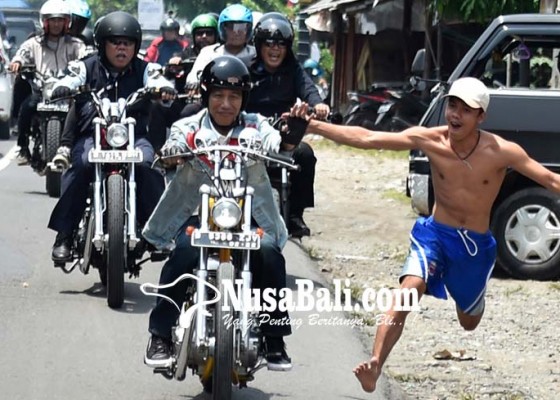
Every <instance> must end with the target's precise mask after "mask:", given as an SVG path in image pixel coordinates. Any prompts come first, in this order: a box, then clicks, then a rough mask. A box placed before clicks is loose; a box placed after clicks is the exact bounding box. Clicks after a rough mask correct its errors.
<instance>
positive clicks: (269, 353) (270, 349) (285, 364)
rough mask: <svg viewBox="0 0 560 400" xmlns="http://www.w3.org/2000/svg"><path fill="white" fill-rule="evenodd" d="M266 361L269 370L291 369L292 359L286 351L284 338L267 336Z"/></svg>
mask: <svg viewBox="0 0 560 400" xmlns="http://www.w3.org/2000/svg"><path fill="white" fill-rule="evenodd" d="M264 340H265V346H266V355H265V358H266V363H267V367H268V370H269V371H290V370H291V369H292V359H291V358H290V357H288V353H286V345H285V344H284V338H282V337H271V336H267V337H266V338H265V339H264Z"/></svg>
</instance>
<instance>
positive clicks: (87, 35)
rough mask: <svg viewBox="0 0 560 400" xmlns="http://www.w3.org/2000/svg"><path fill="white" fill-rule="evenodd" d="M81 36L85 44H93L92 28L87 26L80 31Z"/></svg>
mask: <svg viewBox="0 0 560 400" xmlns="http://www.w3.org/2000/svg"><path fill="white" fill-rule="evenodd" d="M81 38H82V40H83V41H84V44H85V45H86V46H93V45H94V44H95V41H94V40H93V30H91V28H88V27H87V26H86V27H85V29H84V30H83V31H82V35H81Z"/></svg>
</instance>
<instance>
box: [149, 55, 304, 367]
mask: <svg viewBox="0 0 560 400" xmlns="http://www.w3.org/2000/svg"><path fill="white" fill-rule="evenodd" d="M200 87H201V94H202V104H203V107H204V108H203V109H202V110H201V111H200V112H198V113H197V114H195V115H193V116H190V117H187V118H184V119H181V120H179V121H177V122H176V123H175V124H173V126H172V128H171V136H170V137H169V139H168V140H167V142H166V144H165V145H164V147H163V148H162V154H163V155H164V156H173V155H176V154H180V153H184V152H186V151H187V149H188V148H192V147H193V146H194V145H193V140H194V139H193V138H192V137H190V136H191V134H192V135H193V137H194V134H195V133H196V132H198V130H200V129H210V130H213V131H214V132H216V133H217V134H218V137H219V139H218V142H219V143H221V144H235V143H237V141H238V138H239V135H240V133H241V131H243V130H244V129H245V128H246V127H253V128H257V129H258V130H259V131H260V133H261V135H262V137H263V147H264V149H265V150H266V151H268V152H278V150H279V148H280V144H281V141H282V136H281V135H280V133H279V132H278V131H277V130H275V129H274V128H272V127H271V126H270V125H269V123H268V121H267V120H266V118H264V117H263V116H261V115H258V114H249V113H246V112H244V111H243V110H244V109H245V106H246V104H247V100H248V96H249V90H250V88H251V79H250V75H249V71H248V69H247V67H246V66H245V65H244V64H243V62H242V61H241V60H239V59H238V58H236V57H233V56H220V57H217V58H215V59H214V60H213V61H211V62H210V63H209V64H208V65H206V67H205V68H204V70H203V72H202V76H201V81H200ZM183 132H190V133H189V137H185V134H184V133H183ZM297 132H298V130H297V129H294V130H293V131H292V134H290V136H295V137H296V141H297V139H299V140H301V137H302V135H300V136H299V137H297ZM300 133H301V132H300ZM292 141H293V140H292ZM177 163H180V164H183V168H182V169H180V170H179V171H178V172H177V174H176V176H175V177H174V178H173V180H172V181H171V182H170V184H169V185H168V187H167V188H166V191H165V193H164V195H163V197H162V198H161V200H160V202H159V203H158V205H157V207H156V209H155V210H154V213H153V214H152V215H151V217H150V219H149V220H148V222H147V224H146V227H145V228H144V231H143V235H144V238H145V239H146V240H147V241H148V242H150V243H152V244H153V245H154V246H155V247H157V248H160V249H165V248H171V247H173V243H172V241H173V239H175V247H174V250H173V252H172V253H171V256H170V258H169V260H168V261H167V262H166V263H165V265H164V266H163V269H162V271H161V276H160V284H162V285H164V284H168V283H171V282H173V281H174V280H175V279H177V278H178V277H179V276H180V275H182V274H184V273H192V271H193V269H194V268H195V267H196V266H197V265H198V258H199V255H200V250H199V249H198V248H196V247H193V246H192V245H191V242H190V237H189V236H187V234H186V233H185V229H184V228H185V227H186V226H189V225H197V224H199V223H200V221H199V218H198V213H197V205H198V203H199V199H200V197H199V193H198V188H199V187H200V186H201V185H202V184H203V183H208V184H210V182H209V178H208V175H206V174H205V173H204V171H203V168H201V166H200V165H199V164H196V162H192V163H191V162H187V163H184V162H183V160H182V159H181V158H179V157H172V158H171V159H169V160H168V161H167V164H168V166H170V167H171V166H174V165H176V164H177ZM247 181H248V184H249V185H250V186H251V187H253V188H254V190H255V192H254V198H253V207H252V216H253V219H254V223H256V225H257V226H258V227H260V228H262V229H263V230H264V236H263V238H262V239H261V247H260V249H259V250H257V251H255V253H254V256H251V271H252V272H253V274H254V278H255V280H254V286H256V287H258V288H260V289H261V290H262V289H264V288H275V289H277V292H279V291H280V289H282V288H285V287H286V265H285V264H286V263H285V259H284V256H283V255H282V248H283V247H284V245H285V243H286V241H287V232H286V227H285V225H284V223H283V221H282V218H281V217H280V214H279V211H278V209H277V208H276V206H275V204H274V201H273V195H272V188H271V186H270V181H269V180H268V177H267V174H266V168H265V167H264V165H263V164H262V163H257V164H255V165H253V166H252V167H251V168H250V169H248V179H247ZM161 293H162V294H165V295H166V296H168V297H170V298H171V299H172V300H173V301H175V302H176V303H177V304H182V303H183V301H184V298H185V287H184V285H180V284H179V285H176V286H174V287H172V288H169V289H164V290H162V291H161ZM178 316H179V311H178V310H177V309H176V308H175V307H174V306H173V305H172V304H171V303H169V302H167V301H158V303H157V305H156V306H155V308H154V309H153V310H152V313H151V315H150V324H149V331H150V333H151V334H152V337H151V339H150V343H149V345H148V348H147V350H146V356H145V359H144V360H145V363H146V364H147V365H148V366H151V367H158V366H161V365H164V364H166V363H167V362H168V361H169V360H170V358H171V352H172V344H171V336H172V335H171V330H172V327H173V325H174V324H175V322H176V320H177V318H178ZM270 318H271V321H272V322H270V323H267V324H261V326H260V328H261V332H262V333H263V335H264V341H265V345H266V359H267V362H268V368H269V369H271V370H281V371H287V370H290V369H291V367H292V365H291V359H290V358H289V357H288V355H287V353H286V350H285V348H284V339H283V337H284V336H286V335H289V334H290V333H291V327H290V326H289V324H288V325H286V324H274V321H277V322H278V321H281V320H282V319H283V318H286V319H287V318H288V314H287V312H285V311H280V310H274V311H272V312H270Z"/></svg>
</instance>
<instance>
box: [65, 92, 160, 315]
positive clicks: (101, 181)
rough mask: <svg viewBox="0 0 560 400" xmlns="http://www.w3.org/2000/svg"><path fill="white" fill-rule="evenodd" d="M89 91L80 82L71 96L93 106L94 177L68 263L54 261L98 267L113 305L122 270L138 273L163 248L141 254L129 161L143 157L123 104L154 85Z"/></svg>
mask: <svg viewBox="0 0 560 400" xmlns="http://www.w3.org/2000/svg"><path fill="white" fill-rule="evenodd" d="M107 89H109V88H104V89H101V90H100V91H99V92H92V91H90V90H89V88H87V87H85V88H80V89H79V90H78V92H77V93H75V94H73V96H88V97H89V98H90V99H91V100H92V102H93V104H94V106H95V109H96V112H97V116H96V117H95V118H94V119H93V124H94V128H95V137H94V147H93V149H91V151H90V152H89V154H88V161H89V162H90V163H91V164H93V165H94V180H93V182H92V183H91V185H90V195H89V196H88V200H87V207H86V210H85V212H84V215H83V217H82V219H81V222H80V224H79V226H78V229H77V231H76V232H75V233H74V235H73V237H74V240H73V245H72V261H71V262H72V264H71V266H70V267H66V265H65V263H64V262H57V261H55V265H56V266H58V267H61V269H62V270H63V271H64V272H66V273H70V272H72V271H73V270H74V269H75V268H76V267H79V269H80V271H81V272H82V273H84V274H87V273H89V269H90V266H92V267H94V268H96V269H97V270H98V272H99V277H100V280H101V283H102V284H103V285H104V286H106V287H107V304H108V305H109V307H111V308H119V307H121V306H122V304H123V301H124V274H125V273H127V272H128V273H129V274H130V276H131V277H132V276H134V277H137V276H139V273H140V269H141V265H142V264H143V263H144V262H147V261H149V260H152V261H160V260H161V259H164V258H165V256H166V255H165V254H159V253H157V252H152V253H151V255H150V257H149V258H147V259H144V260H142V261H137V260H138V259H139V258H141V257H142V255H143V253H144V249H145V247H144V246H142V242H141V240H140V236H139V233H138V226H137V212H136V198H137V196H136V175H135V166H136V164H137V163H140V162H142V161H143V153H142V151H141V150H140V149H139V148H136V147H135V130H134V128H135V124H136V120H135V119H134V118H132V117H129V116H127V110H128V109H129V108H130V107H134V105H135V104H137V103H139V102H141V101H143V100H144V99H145V98H146V97H149V96H151V97H152V98H153V96H154V93H155V91H154V90H152V89H146V88H142V89H139V90H137V91H136V92H134V93H132V94H131V95H130V96H129V97H128V98H126V99H124V98H119V99H118V100H117V101H113V102H112V101H111V100H109V99H108V98H101V95H102V93H103V91H105V90H107Z"/></svg>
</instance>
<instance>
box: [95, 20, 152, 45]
mask: <svg viewBox="0 0 560 400" xmlns="http://www.w3.org/2000/svg"><path fill="white" fill-rule="evenodd" d="M94 36H95V37H94V38H95V45H96V46H97V50H99V52H100V53H101V54H103V53H104V52H105V41H106V40H107V39H108V38H110V37H115V36H120V37H126V38H129V39H131V40H134V41H135V42H136V46H135V52H136V53H138V50H139V49H140V44H141V43H142V28H141V27H140V24H139V23H138V20H137V19H136V18H134V17H133V16H132V15H130V14H129V13H126V12H123V11H114V12H112V13H110V14H107V15H106V16H104V17H103V19H100V20H99V21H98V23H97V24H96V25H95V28H94Z"/></svg>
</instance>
